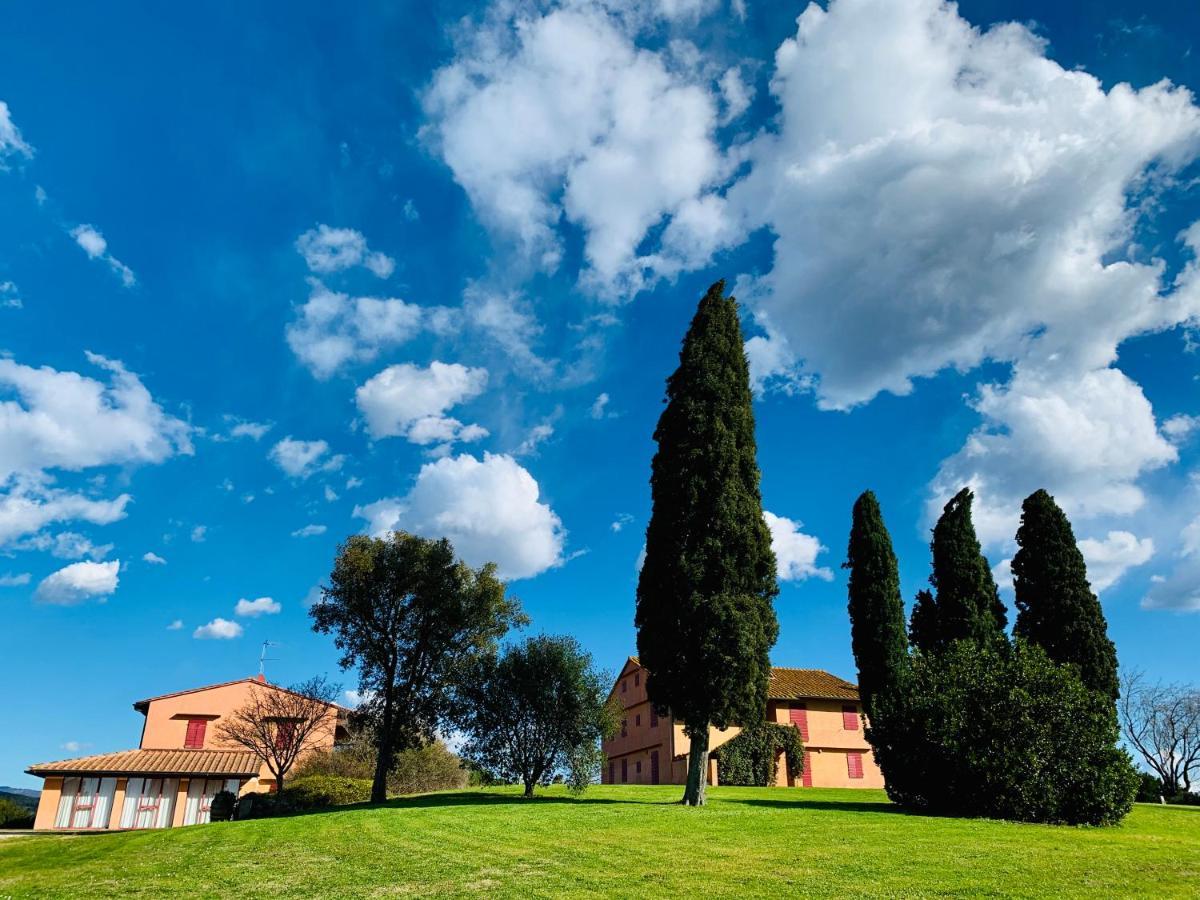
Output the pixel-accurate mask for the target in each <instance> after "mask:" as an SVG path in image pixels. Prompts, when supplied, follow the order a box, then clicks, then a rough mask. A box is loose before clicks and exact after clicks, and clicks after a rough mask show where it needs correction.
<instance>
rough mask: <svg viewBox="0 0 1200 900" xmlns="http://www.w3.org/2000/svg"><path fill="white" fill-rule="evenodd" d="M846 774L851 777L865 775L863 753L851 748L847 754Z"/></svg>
mask: <svg viewBox="0 0 1200 900" xmlns="http://www.w3.org/2000/svg"><path fill="white" fill-rule="evenodd" d="M846 774H847V775H849V776H850V777H851V778H862V777H863V765H862V753H860V752H859V751H857V750H851V751H850V752H849V753H847V754H846Z"/></svg>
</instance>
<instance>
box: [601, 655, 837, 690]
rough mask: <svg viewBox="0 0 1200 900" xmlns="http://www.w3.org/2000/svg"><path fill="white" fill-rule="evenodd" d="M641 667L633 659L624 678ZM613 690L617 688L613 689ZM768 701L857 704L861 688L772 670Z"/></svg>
mask: <svg viewBox="0 0 1200 900" xmlns="http://www.w3.org/2000/svg"><path fill="white" fill-rule="evenodd" d="M630 663H633V665H634V666H636V667H639V668H640V667H641V666H642V663H641V660H639V659H638V658H637V657H636V656H630V657H629V658H628V659H627V660H626V661H625V665H623V666H622V667H621V674H620V675H618V676H617V678H618V679H620V678H621V676H622V675H624V674H625V672H626V670H627V669H628V668H629V664H630ZM613 688H614V690H615V689H616V685H615V684H614V685H613ZM767 697H768V698H769V699H771V700H803V699H806V698H812V699H815V700H857V699H858V685H856V684H855V683H854V682H852V681H847V680H846V679H844V678H838V677H837V676H836V675H833V674H831V673H829V672H826V671H825V670H824V669H792V668H788V667H785V666H772V667H771V681H770V684H769V685H768V687H767Z"/></svg>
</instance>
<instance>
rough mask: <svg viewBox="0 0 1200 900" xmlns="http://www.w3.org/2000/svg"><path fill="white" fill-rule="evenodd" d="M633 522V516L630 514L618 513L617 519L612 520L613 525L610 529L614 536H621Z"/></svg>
mask: <svg viewBox="0 0 1200 900" xmlns="http://www.w3.org/2000/svg"><path fill="white" fill-rule="evenodd" d="M632 522H633V516H631V515H630V514H629V513H617V517H616V518H615V519H613V520H612V524H611V525H609V526H608V527H609V528H611V529H612V531H613V534H619V533H620V532H621V531H623V530H624V528H625V526H626V525H629V524H630V523H632Z"/></svg>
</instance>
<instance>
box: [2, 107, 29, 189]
mask: <svg viewBox="0 0 1200 900" xmlns="http://www.w3.org/2000/svg"><path fill="white" fill-rule="evenodd" d="M14 156H23V157H24V158H25V159H32V158H33V148H32V147H30V146H29V145H28V144H27V143H25V139H24V138H22V137H21V129H19V128H17V126H16V124H15V123H14V122H13V120H12V114H11V113H10V112H9V109H8V104H7V103H5V102H4V101H3V100H0V171H4V170H6V169H7V168H8V162H7V160H8V158H10V157H14Z"/></svg>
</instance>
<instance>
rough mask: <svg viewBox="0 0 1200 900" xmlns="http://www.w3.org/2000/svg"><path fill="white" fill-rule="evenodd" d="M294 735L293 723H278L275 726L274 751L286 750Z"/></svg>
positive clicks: (294, 726)
mask: <svg viewBox="0 0 1200 900" xmlns="http://www.w3.org/2000/svg"><path fill="white" fill-rule="evenodd" d="M295 734H296V723H295V722H279V723H277V724H276V726H275V749H276V750H286V749H287V748H288V747H290V746H291V745H292V739H293V737H294V736H295Z"/></svg>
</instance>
